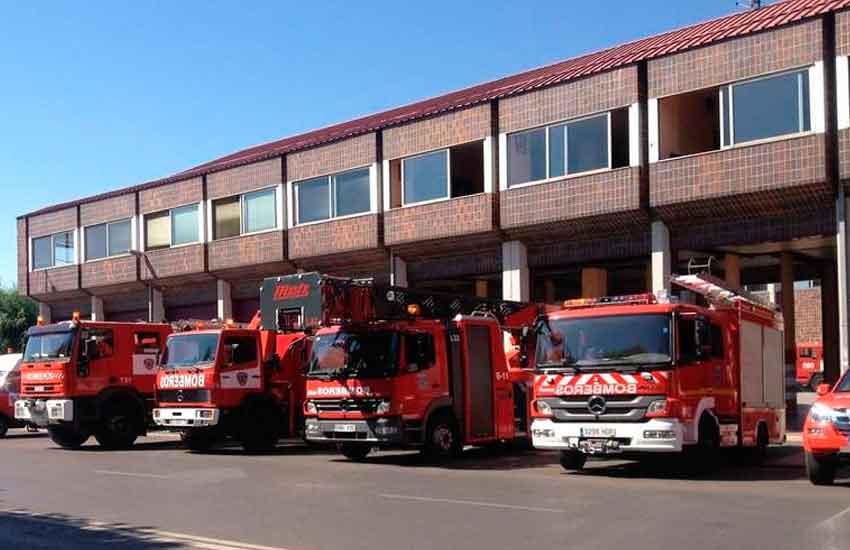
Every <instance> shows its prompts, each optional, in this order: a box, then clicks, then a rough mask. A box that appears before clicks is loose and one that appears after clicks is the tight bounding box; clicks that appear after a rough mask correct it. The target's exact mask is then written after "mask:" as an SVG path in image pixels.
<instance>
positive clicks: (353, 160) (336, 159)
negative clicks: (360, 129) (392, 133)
mask: <svg viewBox="0 0 850 550" xmlns="http://www.w3.org/2000/svg"><path fill="white" fill-rule="evenodd" d="M375 139H376V138H375V134H364V135H362V136H358V137H354V138H350V139H346V140H343V141H338V142H336V143H331V144H329V145H323V146H321V147H316V148H314V149H307V150H306V151H301V152H298V153H293V154H291V155H287V156H286V178H287V179H288V180H289V181H299V180H303V179H307V178H312V177H315V176H324V175H328V174H333V173H336V172H342V171H343V170H348V169H350V168H357V167H359V166H367V165H369V164H372V163H374V162H375V161H376V157H377V154H376V153H377V150H376V145H375Z"/></svg>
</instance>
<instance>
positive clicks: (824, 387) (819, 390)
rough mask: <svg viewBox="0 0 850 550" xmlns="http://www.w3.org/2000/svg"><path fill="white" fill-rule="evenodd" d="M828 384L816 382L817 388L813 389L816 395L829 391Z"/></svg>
mask: <svg viewBox="0 0 850 550" xmlns="http://www.w3.org/2000/svg"><path fill="white" fill-rule="evenodd" d="M829 390H830V385H829V384H818V387H817V389H816V390H815V391H816V392H817V394H818V395H826V394H828V393H829Z"/></svg>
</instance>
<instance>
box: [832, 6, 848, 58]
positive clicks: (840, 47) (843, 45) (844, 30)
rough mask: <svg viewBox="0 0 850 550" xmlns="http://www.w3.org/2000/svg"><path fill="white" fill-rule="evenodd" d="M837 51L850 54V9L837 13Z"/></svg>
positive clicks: (839, 53)
mask: <svg viewBox="0 0 850 550" xmlns="http://www.w3.org/2000/svg"><path fill="white" fill-rule="evenodd" d="M835 52H836V53H837V54H838V55H850V11H842V12H839V13H836V14H835Z"/></svg>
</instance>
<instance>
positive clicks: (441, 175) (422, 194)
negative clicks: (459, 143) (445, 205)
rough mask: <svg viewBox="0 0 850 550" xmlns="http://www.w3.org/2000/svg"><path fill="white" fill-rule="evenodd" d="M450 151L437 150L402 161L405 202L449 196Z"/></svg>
mask: <svg viewBox="0 0 850 550" xmlns="http://www.w3.org/2000/svg"><path fill="white" fill-rule="evenodd" d="M448 162H449V152H448V151H445V150H443V151H435V152H433V153H428V154H426V155H421V156H418V157H412V158H407V159H404V160H403V161H402V173H403V174H404V176H403V186H404V204H412V203H416V202H423V201H428V200H434V199H442V198H446V197H448V196H449V170H448Z"/></svg>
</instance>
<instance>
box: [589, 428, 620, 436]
mask: <svg viewBox="0 0 850 550" xmlns="http://www.w3.org/2000/svg"><path fill="white" fill-rule="evenodd" d="M581 436H582V437H616V436H617V430H616V429H614V428H595V427H594V428H582V429H581Z"/></svg>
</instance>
